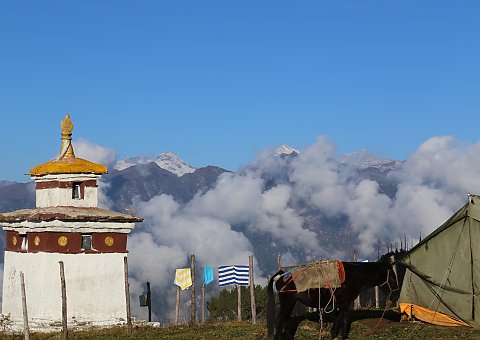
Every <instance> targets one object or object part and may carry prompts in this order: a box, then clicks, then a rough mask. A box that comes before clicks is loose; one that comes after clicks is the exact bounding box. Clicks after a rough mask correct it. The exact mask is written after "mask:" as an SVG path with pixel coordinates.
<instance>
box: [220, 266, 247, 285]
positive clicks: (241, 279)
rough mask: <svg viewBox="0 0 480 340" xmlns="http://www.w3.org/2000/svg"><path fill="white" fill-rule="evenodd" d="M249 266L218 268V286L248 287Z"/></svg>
mask: <svg viewBox="0 0 480 340" xmlns="http://www.w3.org/2000/svg"><path fill="white" fill-rule="evenodd" d="M249 277H250V268H249V266H218V284H219V286H228V285H239V286H248V285H249V283H250V280H249Z"/></svg>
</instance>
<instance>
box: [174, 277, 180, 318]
mask: <svg viewBox="0 0 480 340" xmlns="http://www.w3.org/2000/svg"><path fill="white" fill-rule="evenodd" d="M179 321H180V287H179V286H177V300H176V302H175V324H176V325H178V323H179Z"/></svg>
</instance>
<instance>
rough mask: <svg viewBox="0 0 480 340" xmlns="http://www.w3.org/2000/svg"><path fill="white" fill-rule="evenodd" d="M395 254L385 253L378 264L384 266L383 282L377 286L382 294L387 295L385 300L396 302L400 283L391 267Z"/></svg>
mask: <svg viewBox="0 0 480 340" xmlns="http://www.w3.org/2000/svg"><path fill="white" fill-rule="evenodd" d="M394 254H395V253H393V252H391V253H387V254H385V255H383V256H382V257H381V258H380V260H378V262H380V263H382V264H384V268H385V276H384V278H385V281H384V282H383V283H382V284H381V285H379V287H380V289H381V290H382V291H383V293H384V294H386V295H387V300H390V301H392V302H396V301H397V300H398V298H399V297H400V288H402V287H401V283H400V281H399V280H398V278H397V274H396V272H395V270H394V268H393V266H392V264H394V263H395V256H394Z"/></svg>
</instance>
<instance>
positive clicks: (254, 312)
mask: <svg viewBox="0 0 480 340" xmlns="http://www.w3.org/2000/svg"><path fill="white" fill-rule="evenodd" d="M248 262H249V263H248V264H249V265H250V270H249V274H250V309H251V311H252V323H253V324H256V323H257V307H256V305H255V282H253V255H250V256H249V257H248Z"/></svg>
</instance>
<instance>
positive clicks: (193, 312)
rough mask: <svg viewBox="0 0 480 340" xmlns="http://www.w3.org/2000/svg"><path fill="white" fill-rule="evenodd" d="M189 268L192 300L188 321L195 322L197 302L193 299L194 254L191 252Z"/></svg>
mask: <svg viewBox="0 0 480 340" xmlns="http://www.w3.org/2000/svg"><path fill="white" fill-rule="evenodd" d="M190 267H191V268H190V270H191V272H192V273H191V274H192V302H191V311H190V323H192V324H196V323H197V303H196V301H195V255H193V254H192V256H191V257H190Z"/></svg>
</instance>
